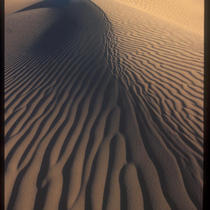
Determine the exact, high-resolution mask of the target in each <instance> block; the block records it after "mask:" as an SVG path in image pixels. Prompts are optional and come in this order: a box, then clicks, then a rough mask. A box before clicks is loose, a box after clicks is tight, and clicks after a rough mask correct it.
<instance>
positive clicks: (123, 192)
mask: <svg viewBox="0 0 210 210" xmlns="http://www.w3.org/2000/svg"><path fill="white" fill-rule="evenodd" d="M125 170H126V166H123V168H122V169H121V171H120V175H119V182H120V206H121V210H127V192H126V187H125V184H124V174H125Z"/></svg>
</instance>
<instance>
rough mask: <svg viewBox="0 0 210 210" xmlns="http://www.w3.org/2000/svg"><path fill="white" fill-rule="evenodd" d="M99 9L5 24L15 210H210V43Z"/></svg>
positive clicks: (134, 14)
mask: <svg viewBox="0 0 210 210" xmlns="http://www.w3.org/2000/svg"><path fill="white" fill-rule="evenodd" d="M94 3H95V4H96V5H97V6H98V7H97V6H96V5H95V4H93V3H91V2H88V1H80V2H77V3H70V4H69V5H68V7H64V8H65V9H64V8H60V9H56V8H51V7H49V5H47V7H46V8H40V9H34V10H26V11H24V12H20V13H16V14H13V15H10V16H9V17H7V19H6V31H7V34H8V36H7V39H6V49H7V52H6V55H7V59H6V69H5V165H6V168H5V181H6V183H5V204H6V205H5V209H9V210H12V209H15V210H16V209H17V210H19V209H20V210H30V209H37V210H38V209H46V210H48V209H49V210H53V209H55V210H56V209H60V210H63V209H71V210H84V209H88V210H89V209H95V210H100V209H103V210H104V209H107V210H111V209H113V210H116V209H123V210H125V209H128V210H135V209H136V210H137V209H138V210H139V209H155V210H157V209H160V210H162V209H186V210H187V209H189V210H192V209H201V208H202V186H203V185H202V184H203V178H202V177H203V176H202V173H203V168H202V164H203V134H202V133H203V111H202V110H203V49H202V40H200V39H197V37H196V36H191V34H190V33H187V32H185V31H183V30H182V29H179V28H178V29H177V27H176V26H175V27H173V25H172V26H171V27H170V26H168V28H167V29H166V28H165V25H164V24H165V22H159V21H157V20H156V19H155V18H152V17H151V16H150V15H148V14H146V13H139V11H137V10H135V9H132V8H130V7H129V8H128V7H127V6H126V5H122V4H119V3H117V2H115V1H110V0H108V1H106V2H102V1H98V0H94ZM27 6H28V5H27ZM99 8H100V9H99ZM105 14H106V15H105ZM16 20H18V21H20V23H21V24H18V23H16V24H15V21H16ZM109 21H111V22H109ZM23 23H25V25H24V24H23ZM31 25H33V26H34V27H33V29H31V30H29V31H24V30H25V28H29V26H31ZM13 27H14V28H13ZM15 27H16V29H17V30H15ZM37 29H40V31H37ZM175 29H176V30H175ZM18 33H19V34H18ZM24 33H26V34H27V35H30V36H28V38H27V36H26V40H25V42H24V41H22V40H20V41H19V36H20V35H21V34H24ZM11 43H13V44H11ZM10 54H13V55H12V56H11V57H10V56H9V55H10Z"/></svg>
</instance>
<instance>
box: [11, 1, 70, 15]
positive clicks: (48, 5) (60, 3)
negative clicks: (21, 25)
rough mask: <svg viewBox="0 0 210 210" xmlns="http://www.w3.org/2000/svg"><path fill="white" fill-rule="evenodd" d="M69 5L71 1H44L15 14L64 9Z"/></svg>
mask: <svg viewBox="0 0 210 210" xmlns="http://www.w3.org/2000/svg"><path fill="white" fill-rule="evenodd" d="M68 4H69V0H44V1H40V2H38V3H35V4H32V5H31V6H28V7H25V8H23V9H21V10H18V11H16V12H14V13H19V12H24V11H27V10H33V9H41V8H57V9H62V8H64V7H66V6H67V5H68Z"/></svg>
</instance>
